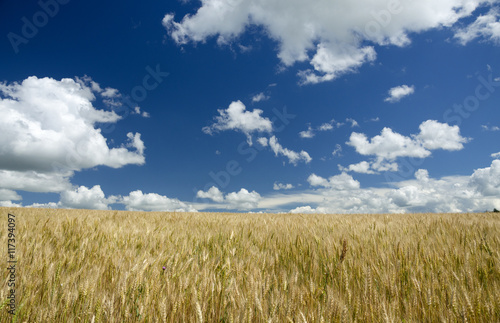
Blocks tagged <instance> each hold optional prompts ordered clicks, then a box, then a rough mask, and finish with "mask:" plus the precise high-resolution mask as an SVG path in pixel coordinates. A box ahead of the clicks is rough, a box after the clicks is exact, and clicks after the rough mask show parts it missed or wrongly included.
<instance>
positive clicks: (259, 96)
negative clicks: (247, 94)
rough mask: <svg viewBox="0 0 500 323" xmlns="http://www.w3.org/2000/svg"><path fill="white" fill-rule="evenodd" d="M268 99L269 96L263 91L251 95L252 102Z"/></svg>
mask: <svg viewBox="0 0 500 323" xmlns="http://www.w3.org/2000/svg"><path fill="white" fill-rule="evenodd" d="M269 99H270V97H269V96H268V95H265V94H264V92H260V93H259V94H256V95H254V96H253V97H252V102H253V103H257V102H261V101H267V100H269Z"/></svg>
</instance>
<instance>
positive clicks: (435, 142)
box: [347, 120, 469, 171]
mask: <svg viewBox="0 0 500 323" xmlns="http://www.w3.org/2000/svg"><path fill="white" fill-rule="evenodd" d="M419 129H420V133H418V134H417V135H412V136H411V137H406V136H403V135H401V134H399V133H396V132H394V131H393V130H392V129H391V128H387V127H386V128H384V129H382V131H381V133H380V135H377V136H375V137H373V138H371V139H370V140H369V139H368V138H367V137H366V135H365V134H363V133H356V132H353V133H352V134H351V136H350V138H349V141H348V142H347V144H348V145H350V146H352V147H354V148H355V149H356V152H358V153H359V154H361V155H365V156H375V157H376V160H375V161H373V162H372V163H371V168H373V169H374V170H378V171H384V170H388V169H389V170H397V166H396V167H394V166H395V164H394V163H392V162H393V161H394V160H395V159H396V158H398V157H415V158H426V157H429V156H430V155H431V150H437V149H443V150H448V151H454V150H461V149H463V144H464V143H466V142H468V141H469V139H468V138H464V137H462V136H461V135H460V128H459V127H458V126H450V125H448V124H445V123H440V122H438V121H435V120H427V121H424V122H422V124H420V126H419ZM364 165H366V164H364Z"/></svg>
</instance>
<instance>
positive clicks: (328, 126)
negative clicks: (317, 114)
mask: <svg viewBox="0 0 500 323" xmlns="http://www.w3.org/2000/svg"><path fill="white" fill-rule="evenodd" d="M333 124H335V126H336V127H337V128H338V127H340V126H342V125H343V124H342V123H339V122H335V120H332V121H330V122H326V123H323V124H322V125H320V126H319V127H317V128H312V127H311V126H308V127H307V130H304V131H301V132H299V136H300V137H301V138H309V139H310V138H313V137H314V136H316V133H315V131H330V130H333V128H334V126H333Z"/></svg>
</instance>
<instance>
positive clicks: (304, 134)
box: [299, 127, 316, 139]
mask: <svg viewBox="0 0 500 323" xmlns="http://www.w3.org/2000/svg"><path fill="white" fill-rule="evenodd" d="M299 136H300V138H309V139H310V138H313V137H314V136H316V134H315V133H314V130H313V128H311V127H308V128H307V130H304V131H301V132H299Z"/></svg>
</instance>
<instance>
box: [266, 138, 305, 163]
mask: <svg viewBox="0 0 500 323" xmlns="http://www.w3.org/2000/svg"><path fill="white" fill-rule="evenodd" d="M269 147H271V150H272V151H273V152H274V154H275V155H276V156H278V155H282V156H284V157H286V158H288V162H289V163H290V164H293V165H297V163H298V162H300V161H303V162H304V163H306V164H308V163H310V162H311V160H312V158H311V156H309V154H308V153H307V152H306V151H303V150H301V151H300V152H296V151H293V150H290V149H288V148H284V147H283V146H281V144H280V143H279V142H278V139H277V138H276V136H272V137H271V138H269Z"/></svg>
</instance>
